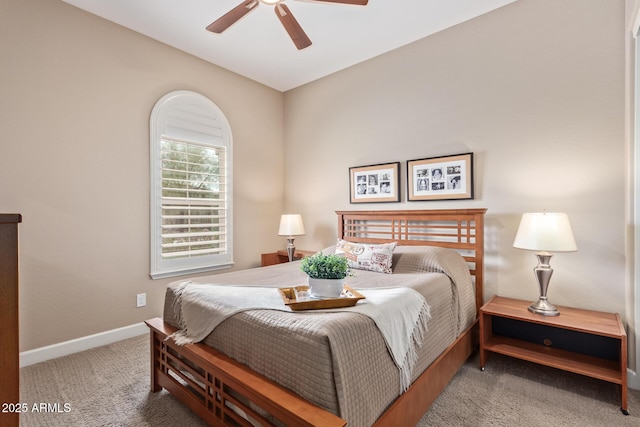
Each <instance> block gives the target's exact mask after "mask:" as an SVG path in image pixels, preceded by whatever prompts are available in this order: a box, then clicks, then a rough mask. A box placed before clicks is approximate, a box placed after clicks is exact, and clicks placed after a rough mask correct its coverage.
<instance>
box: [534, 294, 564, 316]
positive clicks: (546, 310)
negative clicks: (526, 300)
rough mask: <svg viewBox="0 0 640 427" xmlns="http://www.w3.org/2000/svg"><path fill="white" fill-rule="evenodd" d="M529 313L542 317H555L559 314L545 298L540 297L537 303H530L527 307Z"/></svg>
mask: <svg viewBox="0 0 640 427" xmlns="http://www.w3.org/2000/svg"><path fill="white" fill-rule="evenodd" d="M529 311H530V312H532V313H536V314H542V315H543V316H557V315H559V314H560V312H559V311H558V309H557V308H556V307H555V306H554V305H553V304H551V303H550V302H549V301H547V298H546V297H540V299H539V300H538V301H536V302H534V303H532V304H531V305H530V306H529Z"/></svg>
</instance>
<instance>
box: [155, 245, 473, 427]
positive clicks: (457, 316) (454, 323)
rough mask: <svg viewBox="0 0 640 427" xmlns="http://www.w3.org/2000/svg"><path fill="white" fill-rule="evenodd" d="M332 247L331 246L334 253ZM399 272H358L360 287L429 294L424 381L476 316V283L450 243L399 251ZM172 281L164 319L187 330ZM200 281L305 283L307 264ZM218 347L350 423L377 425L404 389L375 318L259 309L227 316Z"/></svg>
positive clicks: (355, 284) (212, 342) (354, 282)
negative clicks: (182, 324) (448, 246)
mask: <svg viewBox="0 0 640 427" xmlns="http://www.w3.org/2000/svg"><path fill="white" fill-rule="evenodd" d="M331 250H332V249H331V248H329V249H328V251H331ZM393 265H394V267H393V273H392V274H385V273H376V272H371V271H364V270H355V276H354V277H350V278H348V280H347V284H348V285H349V286H351V287H352V288H354V289H371V288H381V287H393V286H405V287H410V288H413V289H415V290H416V291H418V292H419V293H420V294H422V295H423V296H424V297H425V299H426V301H427V303H428V304H429V306H430V313H431V319H430V320H429V322H428V326H427V327H428V332H427V334H426V336H425V339H424V343H423V344H422V345H421V346H420V347H419V348H418V350H417V351H418V362H417V364H416V366H415V368H414V371H413V373H412V378H413V379H415V378H417V377H418V376H419V375H420V374H421V373H422V372H423V371H424V370H425V369H426V368H427V367H428V366H429V365H430V364H431V363H432V362H433V361H434V360H435V359H436V358H437V357H438V356H439V355H440V354H441V353H442V352H443V351H444V350H445V349H446V348H447V347H448V346H449V345H450V344H451V343H452V342H453V341H454V340H455V339H456V338H457V337H458V335H459V334H460V333H461V332H462V331H464V330H465V329H466V328H467V327H468V326H470V325H471V324H472V322H473V320H474V319H475V305H474V301H475V300H474V294H473V285H472V282H471V278H470V276H469V273H468V268H467V266H466V263H464V260H463V259H462V257H460V255H458V254H457V253H455V252H453V251H448V250H446V249H442V248H424V247H420V248H418V247H397V248H396V250H395V251H394V260H393ZM183 282H184V281H183V280H181V281H176V282H173V283H171V284H169V285H168V287H167V292H166V298H165V307H164V320H165V322H167V323H169V324H171V325H173V326H175V327H179V325H180V310H179V309H176V308H177V307H176V305H175V301H176V293H175V292H176V290H177V289H178V288H179V286H180V285H181V283H183ZM191 282H192V283H211V284H229V285H245V286H246V285H255V286H263V287H290V286H298V285H303V284H305V282H306V275H305V274H304V273H302V272H301V271H300V269H299V262H293V263H286V264H278V265H274V266H270V267H262V268H256V269H251V270H244V271H238V272H232V273H225V274H218V275H213V276H205V277H198V278H195V279H191ZM203 342H204V343H205V344H206V345H209V346H211V347H213V348H215V349H216V350H218V351H220V352H222V353H224V354H226V355H228V356H230V357H232V358H233V359H235V360H237V361H238V362H240V363H242V364H244V365H246V366H248V367H250V368H251V369H253V370H254V371H256V372H258V373H260V374H262V375H264V376H265V377H267V378H269V379H271V380H273V381H275V382H277V383H278V384H280V385H282V386H283V387H286V388H288V389H290V390H291V391H293V392H294V393H296V394H298V395H299V396H301V397H303V398H304V399H306V400H308V401H310V402H312V403H314V404H316V405H318V406H320V407H322V408H324V409H326V410H328V411H330V412H332V413H334V414H336V415H338V416H340V417H341V418H343V419H345V420H347V422H348V424H349V425H350V426H363V427H364V426H370V425H371V424H373V423H374V422H375V420H376V419H377V418H378V417H379V416H380V414H381V413H382V412H384V411H385V409H386V408H387V407H388V406H389V405H390V404H391V403H392V402H393V401H394V400H395V399H396V398H397V397H398V395H399V394H400V393H401V391H400V390H401V387H400V379H399V378H400V377H399V373H398V368H397V367H396V365H395V363H394V361H393V359H392V357H391V355H390V354H389V351H388V350H387V347H386V344H385V341H384V338H383V336H382V335H381V333H380V331H379V329H378V328H377V327H376V325H375V323H374V322H373V320H371V319H370V318H369V317H367V316H364V315H361V314H357V313H349V312H340V311H337V312H325V311H322V312H317V311H304V312H287V311H279V310H250V311H245V312H242V313H239V314H235V315H233V316H232V317H230V318H228V319H226V320H225V321H223V322H222V323H221V324H220V325H219V326H218V327H217V328H216V329H215V330H214V331H213V332H212V333H211V334H209V336H207V338H205V340H204V341H203Z"/></svg>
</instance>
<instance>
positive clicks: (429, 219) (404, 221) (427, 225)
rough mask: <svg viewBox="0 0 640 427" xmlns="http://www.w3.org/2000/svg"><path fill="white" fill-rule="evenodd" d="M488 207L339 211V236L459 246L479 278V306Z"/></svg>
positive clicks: (376, 240)
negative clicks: (485, 221) (485, 215)
mask: <svg viewBox="0 0 640 427" xmlns="http://www.w3.org/2000/svg"><path fill="white" fill-rule="evenodd" d="M486 211H487V210H486V209H441V210H394V211H336V214H338V237H339V238H341V239H344V240H348V241H350V242H360V243H386V242H397V243H398V245H414V246H440V247H445V248H450V249H453V250H456V251H458V252H460V253H461V254H462V256H463V257H464V259H465V260H466V261H467V263H468V264H469V270H470V272H471V275H472V276H473V277H474V278H475V286H476V308H477V309H478V310H479V309H480V307H481V306H482V304H483V284H484V281H483V279H484V278H483V273H484V214H485V212H486Z"/></svg>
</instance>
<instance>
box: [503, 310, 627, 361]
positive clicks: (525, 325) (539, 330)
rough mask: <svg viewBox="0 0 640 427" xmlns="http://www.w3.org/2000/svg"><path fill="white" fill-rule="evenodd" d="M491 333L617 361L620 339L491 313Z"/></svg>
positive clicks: (618, 358)
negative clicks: (492, 315)
mask: <svg viewBox="0 0 640 427" xmlns="http://www.w3.org/2000/svg"><path fill="white" fill-rule="evenodd" d="M491 329H492V333H493V335H494V336H495V335H498V336H504V337H509V338H515V339H519V340H522V341H527V342H530V343H534V344H541V345H544V346H546V347H550V348H558V349H561V350H566V351H570V352H573V353H578V354H584V355H587V356H593V357H598V358H600V359H607V360H614V361H618V360H620V340H619V339H615V338H611V337H603V336H600V335H593V334H588V333H585V332H580V331H572V330H567V329H561V328H557V327H552V326H547V325H540V324H536V323H530V322H525V321H522V320H515V319H509V318H506V317H498V316H494V317H493V319H492V322H491Z"/></svg>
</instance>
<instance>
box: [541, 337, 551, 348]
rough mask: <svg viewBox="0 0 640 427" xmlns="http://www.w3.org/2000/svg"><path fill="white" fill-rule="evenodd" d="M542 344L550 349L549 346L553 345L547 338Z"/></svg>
mask: <svg viewBox="0 0 640 427" xmlns="http://www.w3.org/2000/svg"><path fill="white" fill-rule="evenodd" d="M542 342H543V343H544V345H546V346H547V347H551V345H552V344H553V341H551V340H550V339H549V338H545V339H544V341H542Z"/></svg>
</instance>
